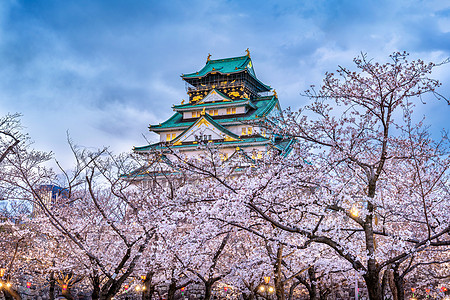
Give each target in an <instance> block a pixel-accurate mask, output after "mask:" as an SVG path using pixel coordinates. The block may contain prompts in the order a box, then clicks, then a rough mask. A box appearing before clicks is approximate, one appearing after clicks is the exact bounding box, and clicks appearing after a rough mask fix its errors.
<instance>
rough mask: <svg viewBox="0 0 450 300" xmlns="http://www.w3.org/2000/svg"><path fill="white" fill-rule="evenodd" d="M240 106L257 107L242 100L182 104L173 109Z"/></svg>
mask: <svg viewBox="0 0 450 300" xmlns="http://www.w3.org/2000/svg"><path fill="white" fill-rule="evenodd" d="M239 104H248V105H249V106H251V107H253V108H255V109H256V106H255V105H254V104H253V103H251V102H250V100H248V99H241V100H235V101H221V102H214V103H212V102H207V103H200V104H189V103H188V104H181V105H174V106H173V107H172V108H173V109H174V110H190V109H192V110H195V109H202V108H203V107H211V106H214V107H215V108H216V107H217V108H221V107H222V106H223V107H225V106H226V107H230V106H236V105H239Z"/></svg>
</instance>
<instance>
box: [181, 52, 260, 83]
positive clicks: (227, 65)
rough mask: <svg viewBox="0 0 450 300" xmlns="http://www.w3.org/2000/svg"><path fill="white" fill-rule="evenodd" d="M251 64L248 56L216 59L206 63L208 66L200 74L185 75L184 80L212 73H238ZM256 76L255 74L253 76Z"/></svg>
mask: <svg viewBox="0 0 450 300" xmlns="http://www.w3.org/2000/svg"><path fill="white" fill-rule="evenodd" d="M249 62H251V59H250V57H248V56H246V55H245V56H239V57H231V58H224V59H214V60H209V61H207V62H206V65H205V66H204V67H203V68H202V69H201V70H200V71H198V72H194V73H190V74H183V75H181V77H182V78H195V77H203V76H205V75H206V74H208V73H210V72H214V71H217V72H220V73H223V74H229V73H236V72H240V71H242V70H245V68H246V67H247V65H248V63H249ZM252 75H253V76H254V73H253V74H252Z"/></svg>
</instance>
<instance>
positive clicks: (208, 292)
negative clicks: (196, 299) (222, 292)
mask: <svg viewBox="0 0 450 300" xmlns="http://www.w3.org/2000/svg"><path fill="white" fill-rule="evenodd" d="M211 290H212V284H211V283H210V282H209V281H207V282H206V283H205V300H210V299H211Z"/></svg>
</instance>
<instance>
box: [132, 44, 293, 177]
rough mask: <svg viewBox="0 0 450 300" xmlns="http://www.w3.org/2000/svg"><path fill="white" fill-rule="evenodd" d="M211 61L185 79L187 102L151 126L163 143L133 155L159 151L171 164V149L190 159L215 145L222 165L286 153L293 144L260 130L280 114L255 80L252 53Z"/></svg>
mask: <svg viewBox="0 0 450 300" xmlns="http://www.w3.org/2000/svg"><path fill="white" fill-rule="evenodd" d="M210 58H211V55H208V58H207V61H206V64H205V66H204V67H203V68H202V69H201V70H199V71H197V72H194V73H189V74H182V75H181V78H182V79H183V80H184V81H185V83H186V91H187V94H188V96H189V101H185V100H183V101H182V102H181V104H178V105H173V106H172V109H173V111H174V114H173V115H172V116H171V117H170V118H169V119H168V120H166V121H165V122H162V123H160V124H157V125H150V126H149V129H150V131H152V132H155V133H157V134H159V142H157V143H154V144H150V145H146V146H142V147H134V148H133V151H134V152H135V153H138V154H147V153H154V152H155V151H160V152H161V153H163V154H164V156H165V159H166V160H167V159H168V160H170V155H169V152H170V151H169V150H178V151H180V152H181V153H183V154H185V155H186V156H189V157H190V156H195V155H199V154H200V152H201V151H202V149H201V147H199V144H205V143H212V144H213V145H214V146H217V147H218V148H219V151H220V153H221V157H222V160H227V159H229V158H230V157H232V156H233V155H234V154H235V153H237V152H238V153H240V154H245V155H246V156H248V157H249V159H253V160H257V159H260V158H262V157H263V155H264V153H266V152H267V151H270V150H271V149H275V150H276V151H279V152H280V153H285V154H286V153H288V152H289V151H290V148H291V146H292V141H291V140H286V139H283V138H282V137H279V136H275V135H273V134H271V133H270V132H266V130H265V129H263V128H261V127H258V125H257V124H258V121H261V120H263V119H266V118H267V117H269V118H270V117H276V116H277V115H278V114H279V113H280V112H281V110H280V104H279V101H278V97H277V94H276V92H275V90H272V89H271V87H270V86H268V85H266V84H264V83H262V82H261V81H260V80H259V79H258V78H257V77H256V74H255V70H254V68H253V62H252V60H251V58H250V52H249V50H248V49H247V50H246V55H244V56H239V57H232V58H225V59H216V60H213V59H210ZM166 154H167V155H166ZM138 173H139V172H138ZM145 173H147V174H148V173H150V172H149V168H147V169H146V171H145V170H144V169H140V174H137V173H135V176H136V175H137V176H143V175H145ZM130 175H131V174H130Z"/></svg>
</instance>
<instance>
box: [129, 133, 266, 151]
mask: <svg viewBox="0 0 450 300" xmlns="http://www.w3.org/2000/svg"><path fill="white" fill-rule="evenodd" d="M269 142H270V140H269V139H268V138H265V137H262V136H257V137H250V138H243V139H241V140H239V141H228V142H225V141H224V142H221V143H220V145H223V146H225V147H226V146H239V147H246V145H248V146H252V145H254V144H261V143H263V144H267V143H269ZM170 147H171V148H173V149H183V148H192V147H198V144H183V145H171V146H170ZM167 148H168V147H167V145H166V144H165V143H161V142H160V143H155V144H151V145H147V146H141V147H134V148H133V150H134V151H136V152H145V151H149V150H164V149H167Z"/></svg>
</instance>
